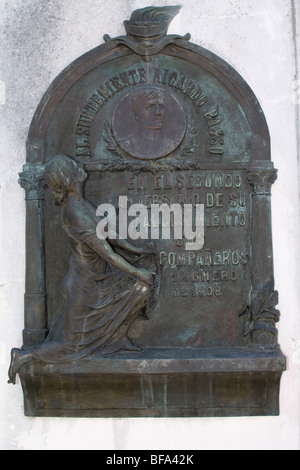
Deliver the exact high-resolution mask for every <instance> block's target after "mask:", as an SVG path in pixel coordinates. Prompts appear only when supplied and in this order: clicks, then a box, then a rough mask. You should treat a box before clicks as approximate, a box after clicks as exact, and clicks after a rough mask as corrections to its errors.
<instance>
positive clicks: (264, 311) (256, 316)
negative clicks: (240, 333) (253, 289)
mask: <svg viewBox="0 0 300 470" xmlns="http://www.w3.org/2000/svg"><path fill="white" fill-rule="evenodd" d="M278 303H279V294H278V292H277V291H273V290H272V289H270V288H269V287H268V286H267V287H266V288H265V289H263V290H262V291H259V292H258V293H257V294H256V295H255V296H254V297H253V299H252V305H251V306H249V305H248V306H247V307H246V309H245V311H244V312H243V313H242V315H246V317H247V322H246V327H245V331H244V337H246V336H248V335H249V334H250V333H252V332H253V331H255V330H264V331H267V332H269V333H271V334H273V335H277V329H276V327H275V325H274V323H277V322H279V319H280V312H279V310H277V309H276V308H275V307H276V305H278ZM242 315H241V316H242Z"/></svg>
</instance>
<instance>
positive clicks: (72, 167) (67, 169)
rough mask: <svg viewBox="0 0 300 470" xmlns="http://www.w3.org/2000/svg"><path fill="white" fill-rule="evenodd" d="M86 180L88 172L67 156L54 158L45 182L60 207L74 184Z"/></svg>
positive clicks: (50, 163) (48, 167)
mask: <svg viewBox="0 0 300 470" xmlns="http://www.w3.org/2000/svg"><path fill="white" fill-rule="evenodd" d="M86 178H87V174H86V172H85V171H84V170H83V169H82V168H81V167H80V166H79V165H78V164H77V163H76V162H75V161H74V160H72V158H70V157H68V156H66V155H57V156H56V157H54V158H52V160H50V161H49V163H47V165H46V168H45V181H46V183H47V185H48V186H49V188H50V189H51V191H52V193H53V196H54V198H55V200H56V202H57V203H58V204H59V205H61V204H62V203H63V202H64V199H65V198H66V196H67V194H68V191H70V189H71V188H72V187H73V185H74V183H82V182H83V181H84V180H85V179H86Z"/></svg>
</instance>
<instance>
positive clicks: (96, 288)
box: [9, 155, 159, 384]
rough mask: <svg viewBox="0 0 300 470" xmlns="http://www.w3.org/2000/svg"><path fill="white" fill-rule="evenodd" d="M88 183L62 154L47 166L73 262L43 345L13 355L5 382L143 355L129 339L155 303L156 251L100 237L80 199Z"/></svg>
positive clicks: (89, 207)
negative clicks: (83, 362) (25, 372)
mask: <svg viewBox="0 0 300 470" xmlns="http://www.w3.org/2000/svg"><path fill="white" fill-rule="evenodd" d="M86 178H87V174H86V173H85V171H84V170H83V169H82V168H81V167H80V166H79V165H78V164H77V163H76V162H75V161H74V160H73V159H71V158H69V157H67V156H65V155H58V156H56V157H54V158H53V159H52V160H51V161H50V162H49V163H48V164H47V165H46V170H45V180H46V183H47V185H48V187H49V188H50V190H51V191H52V194H53V197H54V199H55V203H56V204H58V205H59V206H61V217H62V226H63V229H64V230H65V232H66V233H67V235H68V236H69V240H70V244H71V248H72V257H71V259H70V268H69V271H68V273H67V275H66V276H65V278H64V279H63V282H62V286H61V291H62V296H63V302H62V310H61V312H59V315H58V316H57V320H56V322H55V324H54V325H53V326H52V328H50V332H49V335H48V337H47V338H46V340H45V341H44V343H43V344H41V345H38V346H34V347H26V348H24V349H23V348H22V349H16V348H15V349H13V350H12V352H11V364H10V368H9V383H13V384H15V382H16V375H17V373H18V372H19V370H20V369H21V367H22V366H23V365H24V364H27V363H29V362H31V361H34V360H40V361H44V362H47V363H53V364H55V363H68V362H73V361H76V360H79V359H82V358H84V357H87V356H89V355H91V354H93V353H96V352H97V353H100V354H101V355H107V354H113V353H115V352H118V351H120V350H125V351H137V352H138V351H140V350H141V348H140V347H139V346H136V345H135V344H133V343H132V342H131V341H130V339H129V338H128V336H127V334H128V331H129V329H130V327H131V325H132V324H133V322H134V320H135V319H136V318H137V317H138V316H141V315H142V316H145V317H147V311H148V310H149V309H150V308H151V306H153V304H154V303H155V298H156V295H157V289H158V284H159V275H158V269H157V266H156V255H155V246H154V244H153V243H149V244H147V245H145V246H144V247H142V248H138V247H135V246H133V245H131V244H130V243H129V242H128V241H126V240H121V239H119V238H118V237H117V236H116V237H115V238H116V239H114V240H101V239H100V238H98V236H97V233H96V227H97V223H98V220H97V217H96V208H95V207H93V205H92V204H91V203H90V202H89V201H88V200H87V199H85V198H84V196H83V188H82V185H83V183H84V181H85V180H86ZM118 250H119V253H121V252H122V254H123V256H121V255H120V254H118ZM124 254H125V255H124ZM126 254H127V255H126ZM132 259H135V261H136V262H135V263H134V264H131V262H130V261H131V260H132ZM128 260H130V261H128ZM138 266H139V267H138ZM143 266H144V267H143ZM146 266H147V268H146Z"/></svg>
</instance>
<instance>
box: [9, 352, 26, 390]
mask: <svg viewBox="0 0 300 470" xmlns="http://www.w3.org/2000/svg"><path fill="white" fill-rule="evenodd" d="M21 353H22V351H21V349H16V348H15V349H12V350H11V355H10V357H11V360H10V366H9V370H8V377H9V381H8V382H7V383H9V384H13V385H16V376H17V373H18V370H19V368H20V365H19V358H20V356H21Z"/></svg>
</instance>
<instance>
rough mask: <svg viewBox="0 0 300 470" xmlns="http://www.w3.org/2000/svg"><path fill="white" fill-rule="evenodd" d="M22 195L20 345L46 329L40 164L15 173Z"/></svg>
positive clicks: (36, 340)
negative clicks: (23, 262)
mask: <svg viewBox="0 0 300 470" xmlns="http://www.w3.org/2000/svg"><path fill="white" fill-rule="evenodd" d="M19 176H20V179H19V184H20V186H21V187H22V188H24V189H25V199H26V283H25V284H26V289H25V329H24V331H23V341H24V345H35V344H40V343H42V342H43V341H44V339H45V337H46V334H47V329H46V324H47V319H46V293H45V291H46V288H45V259H44V207H43V199H44V186H45V181H44V167H43V165H40V164H37V165H35V164H27V165H25V166H24V167H23V172H22V173H20V174H19Z"/></svg>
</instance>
